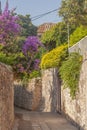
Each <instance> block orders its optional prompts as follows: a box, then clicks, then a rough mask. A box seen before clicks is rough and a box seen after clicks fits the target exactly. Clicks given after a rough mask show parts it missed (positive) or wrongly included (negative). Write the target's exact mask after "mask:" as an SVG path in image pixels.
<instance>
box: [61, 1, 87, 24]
mask: <svg viewBox="0 0 87 130" xmlns="http://www.w3.org/2000/svg"><path fill="white" fill-rule="evenodd" d="M59 15H60V16H61V17H62V18H63V21H65V22H66V23H67V22H68V23H69V24H70V25H71V26H72V24H75V25H76V26H78V25H80V24H82V25H87V20H86V18H87V10H86V8H85V0H62V3H61V7H60V9H59Z"/></svg>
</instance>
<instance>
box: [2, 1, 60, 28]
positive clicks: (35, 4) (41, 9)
mask: <svg viewBox="0 0 87 130" xmlns="http://www.w3.org/2000/svg"><path fill="white" fill-rule="evenodd" d="M0 1H1V5H2V10H3V8H4V7H5V3H6V0H0ZM8 2H9V9H12V8H15V7H16V10H15V12H16V13H17V14H22V15H26V14H30V16H31V18H32V17H34V16H37V15H40V14H44V13H47V12H49V11H52V10H55V9H58V8H59V7H60V5H61V0H8ZM59 21H60V18H59V16H58V11H55V12H52V13H50V14H48V15H45V16H43V17H42V18H39V19H37V20H32V23H33V24H34V25H36V26H39V25H41V24H43V23H47V22H52V23H57V22H59Z"/></svg>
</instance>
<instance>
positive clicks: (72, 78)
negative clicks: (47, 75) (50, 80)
mask: <svg viewBox="0 0 87 130" xmlns="http://www.w3.org/2000/svg"><path fill="white" fill-rule="evenodd" d="M81 64H82V56H81V55H79V54H78V53H71V54H70V56H69V57H68V58H67V60H66V61H64V62H63V63H62V65H61V67H60V69H59V73H60V76H61V79H62V81H63V84H64V88H69V89H70V95H71V97H72V98H75V95H76V91H77V89H78V82H79V76H80V69H81Z"/></svg>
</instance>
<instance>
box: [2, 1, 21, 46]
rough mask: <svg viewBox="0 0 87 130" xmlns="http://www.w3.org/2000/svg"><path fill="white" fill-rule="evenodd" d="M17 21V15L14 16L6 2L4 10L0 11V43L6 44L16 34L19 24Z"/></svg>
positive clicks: (18, 30)
mask: <svg viewBox="0 0 87 130" xmlns="http://www.w3.org/2000/svg"><path fill="white" fill-rule="evenodd" d="M17 21H18V17H17V16H14V15H13V11H12V12H11V11H10V10H9V9H8V2H7V3H6V6H5V9H4V11H2V12H1V13H0V44H4V45H5V44H7V43H9V41H10V40H11V41H12V40H13V39H14V38H15V36H16V35H18V33H19V32H20V26H19V24H18V23H17ZM12 38H13V39H12Z"/></svg>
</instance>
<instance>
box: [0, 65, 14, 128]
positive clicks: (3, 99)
mask: <svg viewBox="0 0 87 130" xmlns="http://www.w3.org/2000/svg"><path fill="white" fill-rule="evenodd" d="M13 121H14V92H13V74H12V72H11V70H10V68H9V67H8V66H6V65H4V64H2V63H0V130H11V128H12V125H13Z"/></svg>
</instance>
